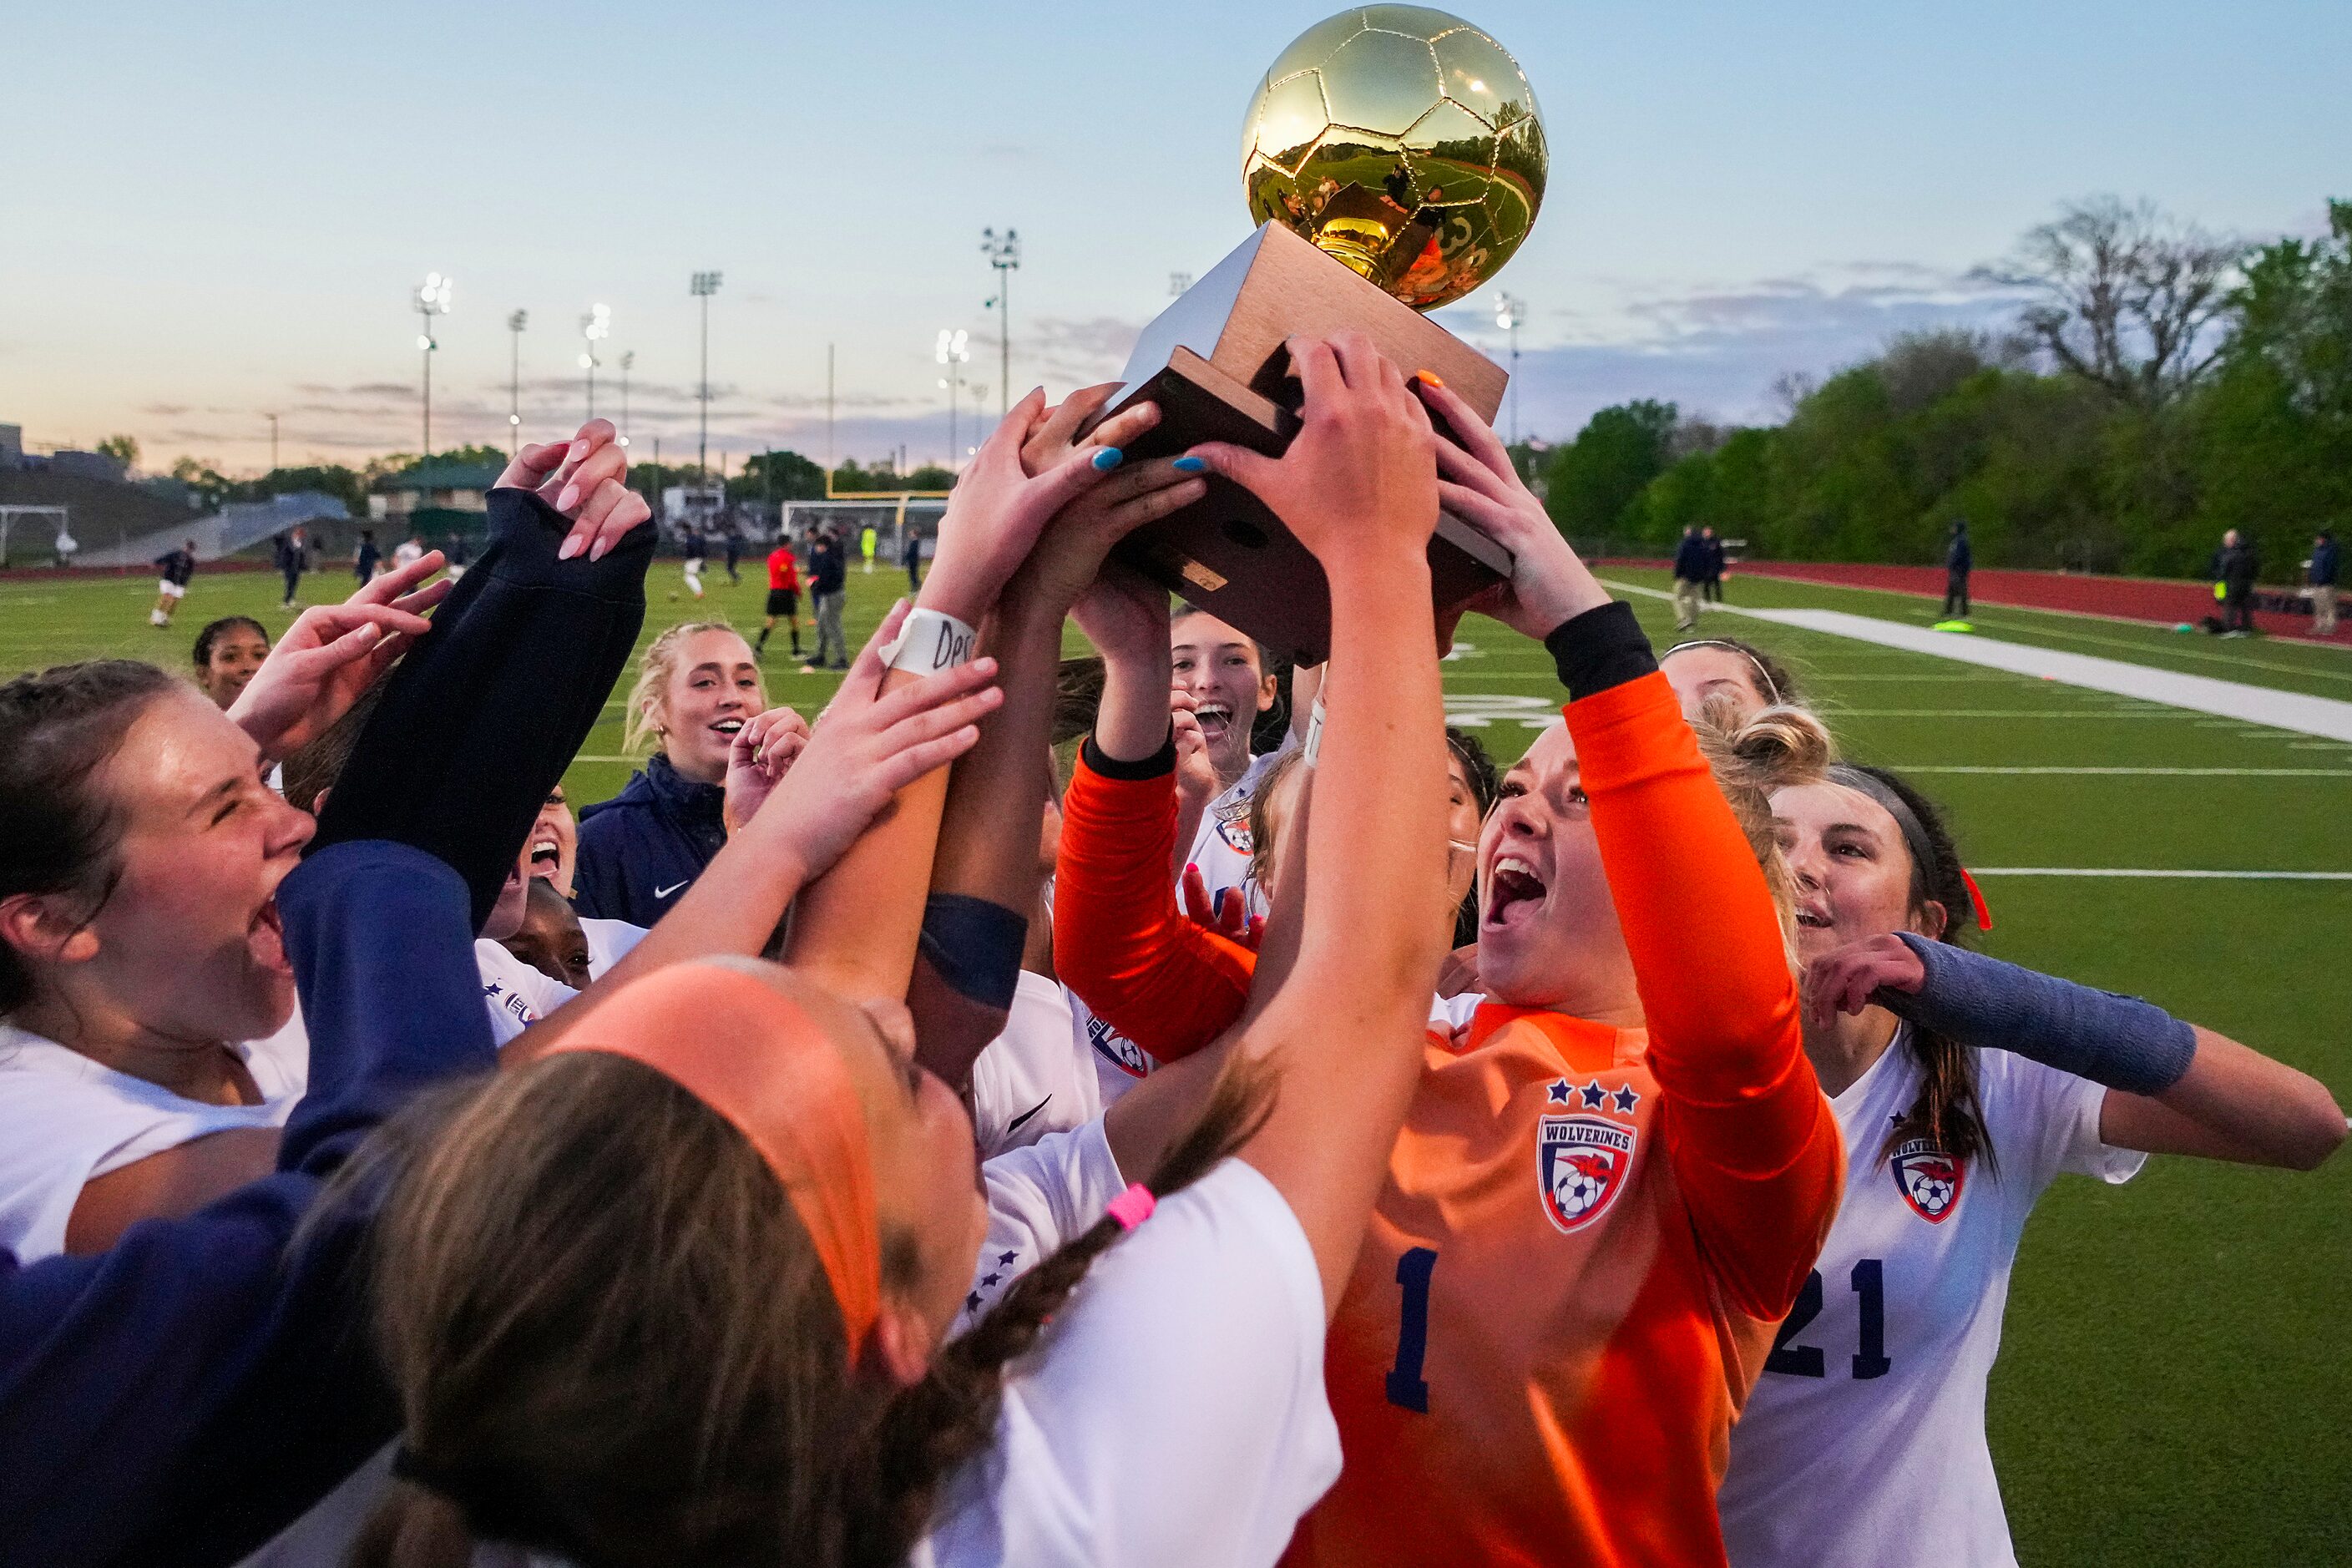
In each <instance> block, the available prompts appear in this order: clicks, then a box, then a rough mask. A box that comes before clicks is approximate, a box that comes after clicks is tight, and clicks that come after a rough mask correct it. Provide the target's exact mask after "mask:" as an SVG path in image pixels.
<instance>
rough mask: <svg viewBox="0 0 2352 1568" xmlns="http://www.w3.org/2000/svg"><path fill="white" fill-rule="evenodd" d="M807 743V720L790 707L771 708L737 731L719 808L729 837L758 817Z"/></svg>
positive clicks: (728, 750)
mask: <svg viewBox="0 0 2352 1568" xmlns="http://www.w3.org/2000/svg"><path fill="white" fill-rule="evenodd" d="M808 741H809V726H808V721H807V720H805V719H803V718H802V717H801V716H800V713H799V711H798V710H794V709H791V708H771V709H769V710H767V711H766V712H764V713H761V714H758V715H756V716H754V717H753V718H752V719H751V721H749V722H748V723H746V724H745V725H744V726H743V727H742V728H741V729H740V730H738V731H735V738H734V739H733V740H732V741H730V742H728V744H727V781H726V800H725V802H724V803H723V804H722V805H720V807H719V819H720V820H721V821H722V822H724V823H725V824H726V826H727V831H728V832H729V833H730V834H733V833H735V832H736V831H738V830H739V829H740V828H741V827H742V826H743V825H744V824H745V823H747V822H749V821H751V818H752V817H754V816H758V815H759V812H760V807H761V806H762V805H765V804H767V799H768V796H769V795H770V794H771V793H772V791H773V790H774V789H775V787H776V785H777V784H780V783H781V782H782V780H783V776H784V774H785V773H788V772H790V771H791V769H792V765H793V763H794V762H795V761H796V760H798V758H799V757H800V754H801V752H802V751H803V749H804V748H805V747H806V746H807V745H808Z"/></svg>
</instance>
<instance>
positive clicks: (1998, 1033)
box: [1873, 931, 2197, 1094]
mask: <svg viewBox="0 0 2352 1568" xmlns="http://www.w3.org/2000/svg"><path fill="white" fill-rule="evenodd" d="M1900 934H1901V936H1902V938H1903V942H1904V944H1905V945H1906V946H1907V947H1909V948H1910V949H1911V951H1912V952H1916V953H1917V954H1918V955H1919V962H1920V963H1922V964H1924V965H1925V966H1926V968H1927V982H1926V984H1923V985H1922V986H1921V987H1920V988H1919V990H1918V992H1917V994H1912V993H1909V992H1903V991H1895V990H1892V989H1887V990H1882V991H1881V992H1880V993H1879V994H1877V995H1876V996H1875V997H1874V998H1873V1000H1874V1001H1876V1002H1877V1003H1878V1004H1879V1005H1881V1006H1883V1007H1885V1009H1886V1010H1887V1011H1889V1012H1891V1013H1893V1014H1895V1016H1897V1017H1900V1018H1907V1019H1909V1020H1910V1021H1911V1022H1912V1023H1913V1024H1915V1025H1916V1026H1919V1027H1921V1028H1926V1029H1933V1030H1934V1031H1936V1033H1937V1034H1939V1035H1944V1036H1948V1037H1950V1038H1952V1039H1955V1040H1958V1042H1959V1043H1960V1044H1962V1045H1964V1046H1969V1047H1973V1048H1975V1049H1978V1050H2001V1051H2013V1052H2015V1053H2016V1054H2017V1055H2019V1056H2021V1057H2025V1058H2030V1059H2032V1060H2033V1061H2037V1062H2040V1063H2042V1065H2043V1066H2044V1067H2053V1068H2057V1069H2058V1070H2059V1071H2060V1072H2070V1073H2073V1074H2074V1076H2075V1077H2077V1078H2086V1079H2090V1080H2091V1081H2092V1082H2093V1083H2101V1084H2105V1085H2106V1086H2107V1087H2108V1088H2109V1089H2122V1090H2124V1091H2125V1092H2126V1093H2128V1094H2161V1093H2163V1092H2164V1091H2165V1090H2166V1089H2170V1088H2171V1087H2172V1086H2173V1085H2174V1084H2176V1083H2179V1081H2180V1077H2181V1075H2182V1074H2183V1073H2185V1072H2187V1071H2188V1070H2189V1062H2190V1061H2191V1060H2193V1059H2194V1058H2195V1057H2196V1055H2197V1031H2196V1030H2194V1029H2192V1028H2191V1027H2189V1025H2188V1024H2187V1023H2185V1022H2183V1021H2182V1020H2180V1019H2179V1018H2176V1017H2174V1016H2172V1015H2171V1014H2169V1013H2168V1012H2166V1011H2165V1010H2164V1009H2163V1008H2161V1007H2158V1006H2157V1005H2155V1004H2153V1003H2150V1002H2143V1001H2141V1000H2140V999H2139V998H2138V997H2137V996H2121V995H2117V994H2116V993H2114V992H2112V991H2095V990H2093V989H2092V988H2091V987H2090V986H2087V985H2077V984H2074V982H2073V981H2071V980H2061V979H2059V978H2058V977H2057V976H2056V975H2054V974H2042V973H2036V972H2035V971H2033V970H2031V969H2021V968H2020V967H2019V966H2018V965H2016V964H2014V963H2002V962H2001V961H2000V959H1998V958H1988V957H1987V956H1985V955H1984V954H1983V953H1981V952H1969V951H1968V950H1967V949H1966V948H1962V947H1955V946H1953V945H1952V944H1951V943H1950V942H1930V941H1928V940H1927V938H1925V937H1923V936H1918V935H1916V934H1915V933H1913V932H1910V931H1904V932H1901V933H1900Z"/></svg>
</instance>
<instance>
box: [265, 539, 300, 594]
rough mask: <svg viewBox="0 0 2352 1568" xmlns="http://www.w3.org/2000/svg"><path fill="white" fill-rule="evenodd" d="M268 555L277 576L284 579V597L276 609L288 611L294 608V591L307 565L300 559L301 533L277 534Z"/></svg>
mask: <svg viewBox="0 0 2352 1568" xmlns="http://www.w3.org/2000/svg"><path fill="white" fill-rule="evenodd" d="M269 553H270V559H271V563H273V564H274V565H276V566H277V568H278V575H279V576H280V577H283V578H284V579H286V597H285V598H283V599H282V600H280V601H278V608H279V609H281V610H290V609H292V608H293V607H294V590H295V589H297V588H299V587H300V586H301V585H302V568H303V566H304V565H305V564H307V563H305V562H304V561H303V559H302V531H301V530H300V529H299V528H298V529H296V530H295V531H293V532H292V533H281V534H279V535H278V538H277V540H276V541H275V542H273V543H272V544H271V546H270V551H269Z"/></svg>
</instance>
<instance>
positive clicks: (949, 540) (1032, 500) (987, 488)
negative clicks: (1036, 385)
mask: <svg viewBox="0 0 2352 1568" xmlns="http://www.w3.org/2000/svg"><path fill="white" fill-rule="evenodd" d="M1048 422H1049V416H1048V415H1047V413H1046V409H1045V392H1044V390H1043V389H1040V390H1038V391H1034V392H1032V393H1031V394H1030V395H1028V396H1026V397H1024V398H1023V399H1022V400H1021V401H1020V402H1019V403H1016V404H1014V405H1013V412H1012V413H1011V414H1009V415H1007V416H1005V418H1004V419H1003V421H1002V422H1001V423H999V424H998V426H996V429H995V430H994V432H993V433H992V434H991V435H990V436H989V437H988V439H987V440H986V441H984V442H982V444H981V448H980V455H979V456H978V457H976V458H973V459H972V461H971V466H969V467H968V468H965V469H964V471H963V473H962V475H961V477H960V478H959V479H957V480H956V487H955V490H954V493H953V494H952V495H951V496H950V498H949V500H948V510H947V515H946V516H945V517H943V518H941V519H940V542H939V550H938V552H937V553H936V554H935V555H934V556H933V557H932V560H931V574H930V575H929V577H928V578H926V579H924V582H923V587H922V592H921V595H919V596H920V599H921V603H922V605H923V607H924V608H926V609H931V610H938V611H940V612H941V613H943V614H946V615H950V616H955V617H956V618H957V619H958V620H961V621H964V622H967V623H969V624H971V625H973V626H978V625H979V624H980V622H981V620H982V617H984V616H986V615H987V614H988V612H989V610H990V608H991V607H992V606H993V605H995V603H996V599H997V595H999V594H1000V593H1002V592H1003V588H1004V584H1005V582H1006V580H1007V579H1008V578H1010V577H1011V576H1012V575H1013V569H1014V568H1015V567H1017V566H1019V565H1020V564H1021V563H1022V562H1023V561H1024V560H1026V559H1027V558H1028V555H1029V552H1030V551H1031V549H1032V548H1034V546H1035V544H1036V542H1037V536H1038V535H1039V534H1040V533H1042V532H1043V531H1045V523H1046V521H1047V520H1048V519H1050V518H1052V517H1053V516H1054V514H1055V513H1056V512H1058V511H1060V510H1062V509H1063V508H1064V507H1065V506H1067V505H1068V504H1069V503H1070V502H1071V501H1073V500H1076V499H1077V498H1078V497H1079V496H1081V495H1084V494H1085V493H1086V492H1087V491H1088V490H1090V489H1094V488H1095V487H1096V486H1097V485H1099V484H1100V483H1102V481H1103V480H1104V479H1106V478H1108V475H1109V474H1110V471H1111V470H1112V469H1114V468H1118V465H1119V462H1120V460H1121V455H1120V452H1119V449H1118V447H1113V446H1109V445H1108V444H1106V443H1105V442H1104V441H1102V440H1101V439H1100V438H1099V437H1101V435H1102V434H1103V433H1102V432H1101V431H1099V430H1098V431H1097V432H1096V434H1095V436H1094V437H1089V438H1087V440H1085V441H1081V442H1076V443H1075V444H1072V443H1062V444H1059V445H1058V446H1055V447H1049V448H1048V452H1049V455H1050V456H1051V461H1050V462H1049V464H1048V466H1047V467H1045V468H1043V469H1041V470H1040V471H1039V472H1037V473H1035V474H1034V475H1033V474H1031V473H1030V472H1029V471H1028V470H1027V469H1026V468H1024V466H1023V462H1022V452H1023V448H1024V447H1025V446H1027V445H1028V444H1029V442H1030V439H1031V437H1033V436H1034V435H1037V434H1038V433H1039V432H1040V430H1041V428H1042V427H1043V426H1045V425H1046V424H1047V423H1048ZM1053 454H1058V455H1053Z"/></svg>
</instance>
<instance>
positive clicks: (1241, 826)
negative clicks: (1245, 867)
mask: <svg viewBox="0 0 2352 1568" xmlns="http://www.w3.org/2000/svg"><path fill="white" fill-rule="evenodd" d="M1249 814H1250V803H1249V802H1248V801H1247V800H1237V801H1234V803H1233V804H1232V805H1221V806H1219V807H1218V808H1217V837H1220V838H1222V839H1223V840H1224V841H1225V844H1226V846H1227V847H1229V848H1231V849H1232V850H1233V852H1234V854H1236V855H1247V854H1249V853H1250V851H1251V847H1252V840H1251V838H1250V824H1249Z"/></svg>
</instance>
